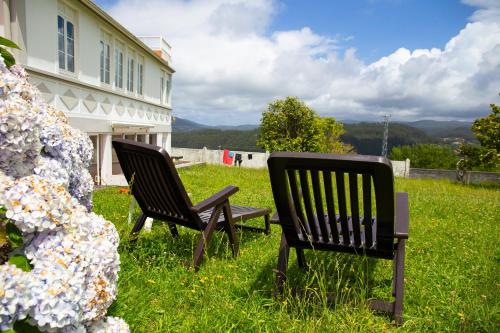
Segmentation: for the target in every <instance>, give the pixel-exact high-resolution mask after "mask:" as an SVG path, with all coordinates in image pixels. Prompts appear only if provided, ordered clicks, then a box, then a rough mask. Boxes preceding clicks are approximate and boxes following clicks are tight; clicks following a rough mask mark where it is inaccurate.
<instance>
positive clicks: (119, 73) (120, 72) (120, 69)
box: [113, 40, 127, 90]
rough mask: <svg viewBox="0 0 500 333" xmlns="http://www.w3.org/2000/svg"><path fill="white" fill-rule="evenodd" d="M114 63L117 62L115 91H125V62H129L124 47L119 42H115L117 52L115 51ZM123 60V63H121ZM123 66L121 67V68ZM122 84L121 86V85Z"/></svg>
mask: <svg viewBox="0 0 500 333" xmlns="http://www.w3.org/2000/svg"><path fill="white" fill-rule="evenodd" d="M113 54H114V61H115V64H114V66H115V75H114V78H115V80H114V85H115V89H118V90H124V89H125V85H124V84H123V83H124V81H125V80H124V78H125V61H126V60H127V58H126V54H125V50H124V45H123V43H122V42H120V41H119V40H115V50H114V53H113ZM119 54H121V59H119V57H118V55H119ZM120 60H121V63H120ZM120 65H121V66H120ZM119 83H120V84H119Z"/></svg>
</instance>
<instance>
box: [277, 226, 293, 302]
mask: <svg viewBox="0 0 500 333" xmlns="http://www.w3.org/2000/svg"><path fill="white" fill-rule="evenodd" d="M289 256H290V247H289V246H288V243H287V242H286V237H285V233H284V232H283V233H282V234H281V243H280V253H279V257H278V266H277V268H276V282H275V284H276V292H277V293H278V294H281V293H283V285H284V283H285V281H286V269H287V267H288V257H289Z"/></svg>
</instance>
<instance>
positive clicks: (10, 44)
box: [0, 36, 21, 50]
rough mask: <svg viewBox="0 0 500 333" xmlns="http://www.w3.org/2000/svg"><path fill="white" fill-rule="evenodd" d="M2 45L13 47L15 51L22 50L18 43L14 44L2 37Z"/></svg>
mask: <svg viewBox="0 0 500 333" xmlns="http://www.w3.org/2000/svg"><path fill="white" fill-rule="evenodd" d="M0 45H4V46H7V47H12V48H13V49H18V50H20V49H21V48H20V47H19V46H17V44H16V43H14V42H13V41H11V40H10V39H7V38H4V37H2V36H0Z"/></svg>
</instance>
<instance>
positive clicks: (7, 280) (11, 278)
mask: <svg viewBox="0 0 500 333" xmlns="http://www.w3.org/2000/svg"><path fill="white" fill-rule="evenodd" d="M31 287H32V280H31V278H30V274H29V273H27V272H24V271H22V270H21V269H19V268H17V267H16V266H14V265H10V264H4V265H1V266H0V331H4V330H8V329H11V328H12V325H13V324H14V322H15V321H16V320H22V319H24V318H26V315H27V314H28V310H29V308H30V307H31V306H33V305H34V304H35V302H36V301H35V300H34V299H33V297H32V296H31Z"/></svg>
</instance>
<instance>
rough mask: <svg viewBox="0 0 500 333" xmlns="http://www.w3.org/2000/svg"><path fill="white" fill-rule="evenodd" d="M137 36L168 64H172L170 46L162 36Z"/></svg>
mask: <svg viewBox="0 0 500 333" xmlns="http://www.w3.org/2000/svg"><path fill="white" fill-rule="evenodd" d="M138 38H139V39H140V40H141V41H142V42H143V43H144V44H146V45H147V46H148V47H149V48H150V49H152V50H153V51H154V52H155V53H156V54H157V55H158V56H160V57H161V58H162V59H163V60H165V61H167V62H168V64H169V65H172V47H171V46H170V44H168V43H167V41H166V40H165V39H164V38H163V37H162V36H139V37H138Z"/></svg>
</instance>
